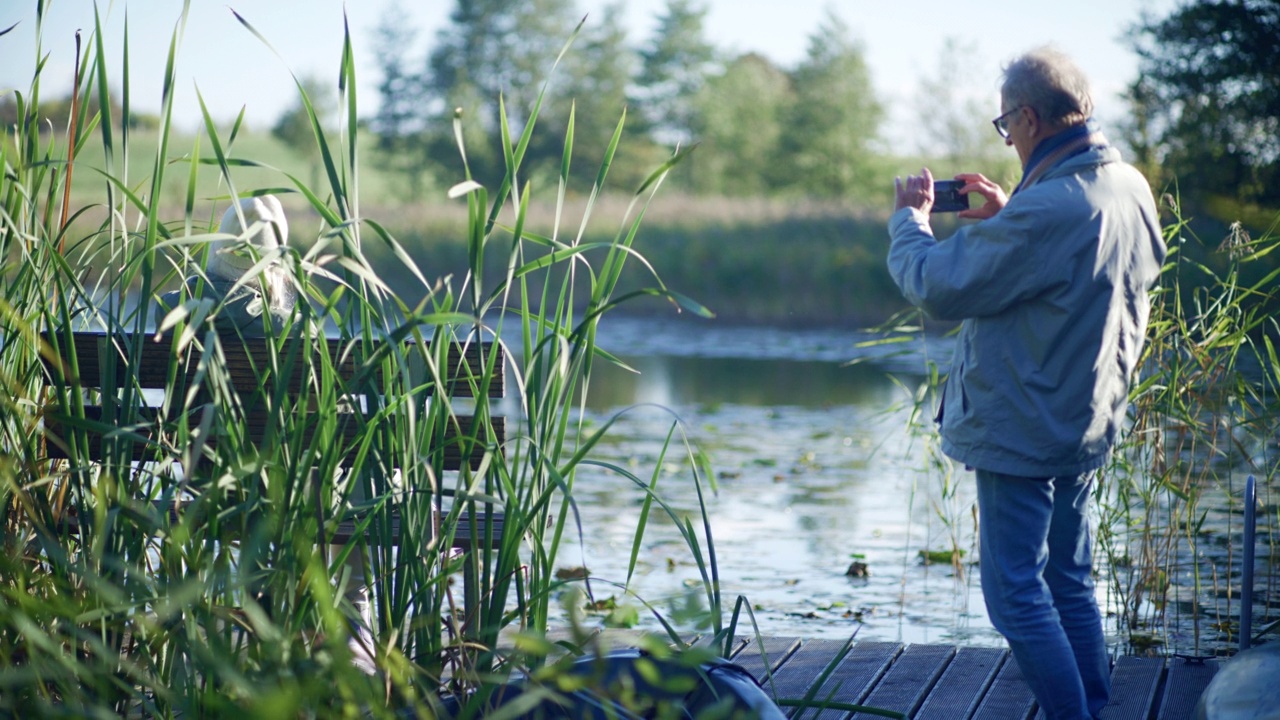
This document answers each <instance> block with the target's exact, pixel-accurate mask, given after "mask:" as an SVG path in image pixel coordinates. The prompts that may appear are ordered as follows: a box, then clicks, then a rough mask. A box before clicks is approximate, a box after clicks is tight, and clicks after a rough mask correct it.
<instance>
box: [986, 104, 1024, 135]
mask: <svg viewBox="0 0 1280 720" xmlns="http://www.w3.org/2000/svg"><path fill="white" fill-rule="evenodd" d="M1022 108H1023V106H1022V105H1019V106H1018V107H1016V108H1014V109H1012V110H1010V111H1009V112H1007V113H1005V114H1003V115H1001V116H1000V117H998V118H996V119H995V120H992V121H991V124H992V125H995V126H996V132H998V133H1000V137H1002V138H1007V137H1009V116H1010V115H1013V114H1014V113H1016V112H1018V111H1019V110H1021V109H1022Z"/></svg>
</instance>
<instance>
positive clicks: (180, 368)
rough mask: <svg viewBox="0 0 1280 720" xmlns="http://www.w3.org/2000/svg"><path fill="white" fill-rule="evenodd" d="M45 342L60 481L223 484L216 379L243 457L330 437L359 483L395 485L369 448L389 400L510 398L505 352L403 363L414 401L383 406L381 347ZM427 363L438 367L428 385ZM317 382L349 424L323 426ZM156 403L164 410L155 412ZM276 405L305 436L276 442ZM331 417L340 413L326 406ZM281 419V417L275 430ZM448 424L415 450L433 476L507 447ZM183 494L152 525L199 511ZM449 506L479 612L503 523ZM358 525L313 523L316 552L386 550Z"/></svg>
mask: <svg viewBox="0 0 1280 720" xmlns="http://www.w3.org/2000/svg"><path fill="white" fill-rule="evenodd" d="M42 340H43V341H44V342H45V343H47V345H48V349H47V351H46V353H45V362H44V367H45V372H46V375H47V378H46V379H47V380H48V387H49V388H50V397H49V400H48V402H47V405H46V407H45V408H44V414H43V439H44V442H45V452H46V457H47V458H48V459H51V460H63V461H66V464H65V466H63V467H64V468H65V472H68V473H90V475H89V476H91V474H92V473H93V472H94V470H95V468H96V469H97V470H99V471H101V470H102V468H104V467H111V468H115V471H116V472H120V469H121V468H125V467H128V468H140V467H142V465H143V464H147V463H151V464H157V463H160V464H164V463H169V464H177V465H180V466H182V468H181V469H182V472H183V473H184V474H185V475H187V476H191V477H192V478H198V476H200V475H201V474H202V473H203V474H206V475H207V474H209V473H216V472H218V471H219V468H218V467H217V463H218V461H219V455H218V446H219V443H220V442H224V441H227V439H228V435H227V434H226V432H225V428H219V427H217V424H218V423H219V422H221V421H225V418H224V417H222V416H221V414H222V411H221V408H222V404H219V403H213V402H210V401H211V400H212V397H213V392H214V391H213V390H211V389H210V388H211V385H212V383H211V381H210V378H211V377H214V376H217V377H218V378H219V379H220V381H219V382H220V383H221V384H220V385H218V387H219V388H220V389H221V391H222V392H223V393H224V394H225V393H226V388H228V387H229V388H231V389H233V390H234V391H235V397H236V400H235V401H234V402H233V403H232V404H233V405H235V404H238V406H239V409H240V410H241V411H242V414H240V415H239V419H240V422H238V423H237V425H238V427H237V428H234V431H235V432H236V433H237V436H236V437H235V444H237V445H238V446H240V447H244V446H245V445H246V444H247V445H249V446H253V447H259V448H261V447H266V448H268V449H270V447H272V444H273V443H275V444H278V443H282V442H300V443H301V445H302V446H303V447H313V443H314V442H316V440H317V438H316V432H317V431H318V429H319V428H324V431H325V432H326V433H327V434H326V435H325V437H324V438H321V439H320V442H323V443H330V442H331V443H335V444H336V446H337V447H338V448H341V451H340V454H339V462H338V465H339V466H341V468H344V469H347V470H348V471H349V470H350V468H352V467H353V466H355V465H362V467H363V472H370V471H373V472H388V473H390V472H395V471H396V470H397V469H398V468H397V467H396V466H395V463H394V462H393V461H389V460H388V459H386V458H380V459H379V458H376V457H375V458H373V459H370V458H371V455H374V456H376V454H377V453H376V448H375V449H374V450H373V451H371V450H370V447H369V445H370V443H369V442H368V438H367V437H366V436H367V434H368V432H369V427H370V425H369V424H370V423H377V422H387V421H388V418H390V419H391V420H394V419H395V417H394V407H395V406H394V405H391V404H390V400H396V401H398V402H405V401H412V402H415V403H419V404H420V405H421V404H425V403H426V402H428V398H439V397H440V396H441V395H446V394H447V395H448V397H449V398H464V399H466V398H470V399H471V402H474V398H475V395H476V394H477V393H483V394H484V395H486V396H487V397H489V398H494V399H496V398H501V397H502V396H503V393H504V357H503V355H502V353H501V350H500V346H498V345H496V344H494V343H492V342H488V341H486V342H470V343H461V344H453V345H452V346H451V347H449V348H448V352H441V353H435V352H431V351H430V350H428V351H427V352H425V353H423V352H418V353H410V354H409V355H407V356H402V357H401V360H400V361H401V362H402V363H404V362H405V358H406V357H414V358H416V363H410V364H412V365H413V367H412V372H413V373H414V374H415V375H416V377H415V378H414V379H413V380H412V381H411V382H410V383H409V384H408V385H409V386H410V387H412V388H413V391H412V392H413V395H412V397H411V398H409V399H408V400H406V398H403V397H402V398H395V399H388V398H386V397H385V396H383V395H380V394H379V390H380V387H381V382H382V379H383V378H382V371H381V367H382V365H381V363H380V362H378V360H379V357H380V355H379V353H380V352H381V353H382V355H385V354H386V353H387V352H390V350H389V349H388V348H386V347H379V344H375V345H374V347H372V348H370V351H369V352H367V353H366V352H363V351H362V348H363V346H362V345H361V343H360V342H359V341H354V342H343V341H340V340H336V339H327V340H311V341H307V340H303V339H297V338H288V339H284V340H275V341H273V340H268V339H265V338H242V337H240V336H238V335H225V334H224V335H219V336H218V342H217V343H214V344H213V345H216V347H209V343H205V344H204V346H203V347H202V346H201V344H200V343H191V344H189V345H188V346H186V347H185V348H183V349H181V350H180V351H179V350H178V349H177V345H176V341H175V339H174V338H173V337H169V336H166V337H165V338H163V339H162V340H160V341H157V339H156V338H155V337H154V336H152V335H150V334H141V335H132V334H128V333H115V334H110V335H109V334H106V333H101V332H62V333H44V334H43V335H42ZM273 343H275V344H278V346H279V347H277V346H276V345H275V344H273ZM320 347H325V348H326V350H327V357H324V356H323V353H320V352H318V348H320ZM405 347H406V348H411V347H412V346H409V345H406V346H405ZM371 357H372V359H370V358H371ZM428 357H430V358H440V361H439V362H437V363H436V370H435V371H434V372H433V371H431V369H430V365H431V363H429V362H428V359H427V358H428ZM357 358H363V359H364V362H363V363H361V362H358V361H357ZM397 367H400V368H404V367H408V366H407V365H403V364H402V365H400V366H397ZM317 368H320V369H319V370H318V369H317ZM320 376H323V377H326V378H327V379H328V380H330V381H332V382H335V383H336V384H337V386H338V388H337V389H335V390H333V392H338V393H341V395H342V397H343V398H344V401H343V402H344V403H345V404H346V405H347V408H346V409H347V411H346V412H335V413H330V415H337V417H336V418H333V417H320V415H322V413H319V412H317V411H316V410H315V405H316V403H315V397H316V393H318V392H321V389H320V388H318V387H316V386H317V380H316V378H317V377H320ZM143 391H150V392H149V393H144V392H143ZM157 391H160V392H157ZM147 395H150V396H151V397H150V398H148V397H147ZM157 395H159V396H161V398H162V399H161V400H160V401H159V403H158V404H157V403H156V399H157V398H156V396H157ZM192 398H194V399H195V401H192ZM148 400H150V402H147V401H148ZM282 402H285V403H288V409H289V410H290V411H291V412H293V413H295V414H296V413H304V414H307V416H306V417H303V418H298V417H297V416H296V415H295V416H293V417H292V419H291V424H290V427H295V428H297V427H301V428H303V431H302V432H301V433H300V434H298V435H294V436H292V437H290V438H282V437H280V433H279V429H280V418H279V416H278V413H279V412H280V407H281V403H282ZM184 406H185V407H186V408H187V409H186V410H184V409H183V408H184ZM371 406H372V407H371ZM450 406H452V403H450ZM214 407H217V408H219V410H218V411H215V412H214V413H213V415H214V416H215V417H212V419H211V417H210V416H209V415H210V410H209V408H214ZM328 407H333V402H332V398H330V402H329V404H328ZM273 413H277V415H276V416H275V417H274V418H273ZM312 415H314V416H316V417H314V418H312V417H311V416H312ZM449 419H450V422H447V423H445V427H443V428H439V429H438V431H436V432H435V433H434V435H433V442H432V444H431V447H429V448H419V449H418V452H419V454H420V456H421V457H425V458H427V459H429V461H430V462H431V464H432V466H433V467H434V468H438V469H440V470H448V471H458V470H462V469H463V468H464V463H465V467H467V468H470V469H476V468H477V467H479V465H480V464H481V462H482V461H483V459H484V457H485V455H486V453H487V452H498V451H499V449H500V448H501V446H502V444H503V443H504V442H505V439H506V437H505V435H506V425H505V419H504V418H503V417H501V416H494V415H492V414H490V415H488V416H487V418H486V419H487V422H482V423H479V424H477V423H476V419H475V418H473V417H470V416H456V415H450V416H449ZM313 421H314V422H313ZM362 438H363V439H364V442H363V443H362V442H361V440H362ZM224 459H225V458H224ZM183 462H185V463H186V465H183ZM89 476H86V477H89ZM179 484H183V485H187V484H185V483H179ZM198 485H199V484H198V483H191V484H190V486H195V487H198ZM316 487H319V483H316ZM188 492H189V493H192V494H193V496H189V497H175V496H174V494H173V493H169V494H168V495H167V496H166V497H164V498H161V499H154V498H150V499H149V502H150V503H151V504H152V505H153V506H154V507H155V510H156V511H157V512H156V513H155V515H156V516H157V517H161V516H163V515H165V514H166V513H165V511H166V510H167V511H168V513H167V514H168V515H169V521H170V522H173V521H176V520H177V518H178V513H180V512H181V511H182V507H183V505H184V504H187V505H189V504H190V503H191V502H193V501H194V499H195V498H194V493H196V492H198V490H195V491H192V490H189V489H188ZM445 494H447V491H444V490H442V491H441V492H439V493H436V494H435V497H434V499H433V502H434V503H435V505H434V511H435V513H436V514H435V516H434V518H433V520H432V523H431V525H432V527H433V528H434V529H435V530H437V531H438V530H439V521H440V518H441V517H455V518H457V520H458V523H457V525H456V526H455V527H454V528H453V532H452V535H451V542H450V543H449V545H450V547H451V548H453V549H455V550H457V551H460V552H462V553H464V554H465V555H466V557H467V561H466V562H464V575H463V578H464V600H463V607H464V608H468V609H470V608H475V607H476V606H477V600H478V599H477V597H475V594H476V592H477V590H476V588H477V587H478V578H479V573H480V572H481V567H480V563H481V561H480V560H479V559H478V557H479V555H481V554H482V553H481V552H478V551H483V550H484V549H485V548H494V547H497V544H498V543H499V542H500V539H501V536H502V515H501V513H498V512H493V511H492V508H491V507H490V506H482V507H485V508H486V510H485V511H479V512H477V513H476V514H474V515H473V514H461V515H460V514H459V513H457V512H455V513H453V514H452V515H451V516H450V515H448V514H447V512H446V509H445V508H444V507H443V506H442V505H441V504H440V495H445ZM456 500H457V498H455V501H456ZM315 502H316V507H317V508H320V507H321V506H322V505H323V503H322V502H321V500H320V499H319V497H318V496H317V498H316V500H315ZM143 507H145V505H144V506H143ZM400 519H401V518H400V517H399V514H393V515H392V517H391V518H390V520H391V522H390V526H391V528H392V529H391V533H390V534H391V542H392V543H393V544H395V545H397V546H398V545H399V544H400V543H401V532H400V529H401V528H400V525H401V523H400ZM360 520H361V517H359V514H358V513H356V512H354V511H353V510H352V509H351V508H347V509H346V511H345V512H343V513H341V514H334V515H330V516H329V517H322V518H319V519H318V522H317V527H318V531H317V533H316V537H315V541H316V542H317V543H318V544H320V545H322V546H323V545H326V544H337V545H341V544H346V543H350V542H352V541H353V540H355V539H357V537H363V538H364V539H366V540H368V541H370V542H380V540H379V538H378V537H375V536H374V534H373V533H370V532H368V531H366V532H364V533H358V532H357V528H360V527H361V526H362V523H361V522H360ZM58 521H59V522H58V525H57V528H56V532H58V533H59V534H60V535H62V534H67V535H75V534H77V533H79V532H80V525H81V523H80V522H79V518H78V514H77V513H76V512H75V511H74V508H72V509H71V510H69V511H68V512H66V513H65V514H64V515H63V516H62V517H61V518H58ZM157 529H159V528H157ZM382 537H384V538H385V535H383V536H382ZM442 544H443V543H442ZM441 549H443V548H441Z"/></svg>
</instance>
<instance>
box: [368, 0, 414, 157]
mask: <svg viewBox="0 0 1280 720" xmlns="http://www.w3.org/2000/svg"><path fill="white" fill-rule="evenodd" d="M416 39H417V31H416V30H414V29H413V28H412V27H411V26H409V25H406V24H405V22H404V10H403V9H402V8H401V7H400V3H399V2H398V1H397V2H393V3H392V4H391V5H390V6H388V8H387V10H386V12H385V13H383V15H382V18H381V19H380V20H379V21H378V26H377V27H376V28H374V42H373V47H374V51H373V52H374V58H375V61H376V62H377V64H378V70H379V71H380V72H381V75H382V79H381V80H380V81H379V82H378V100H379V104H378V113H377V114H376V115H375V116H374V117H373V120H372V121H371V122H370V124H369V126H370V129H371V130H373V132H374V133H376V134H377V136H378V147H379V149H382V150H385V151H388V152H395V151H398V150H399V149H400V141H401V140H403V139H405V138H410V137H412V136H413V135H415V134H417V133H419V132H421V131H422V129H423V122H422V118H423V113H422V112H421V109H422V107H423V104H424V99H423V97H422V79H421V77H420V76H419V74H418V73H415V72H413V71H412V70H410V69H409V67H410V62H411V61H410V59H409V56H408V55H407V53H408V51H409V49H410V48H412V47H413V45H414V43H415V41H416Z"/></svg>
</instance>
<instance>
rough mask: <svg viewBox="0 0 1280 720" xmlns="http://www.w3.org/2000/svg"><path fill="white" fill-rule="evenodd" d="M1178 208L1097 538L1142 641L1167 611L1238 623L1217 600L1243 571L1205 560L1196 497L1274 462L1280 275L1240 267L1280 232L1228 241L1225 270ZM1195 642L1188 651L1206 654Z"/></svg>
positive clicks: (1114, 589)
mask: <svg viewBox="0 0 1280 720" xmlns="http://www.w3.org/2000/svg"><path fill="white" fill-rule="evenodd" d="M1171 210H1172V211H1173V212H1174V221H1173V222H1171V223H1170V224H1169V225H1167V226H1166V227H1165V239H1166V241H1167V242H1168V243H1169V246H1170V249H1171V251H1172V252H1171V253H1170V258H1169V263H1168V265H1167V266H1166V268H1165V271H1164V274H1163V276H1162V282H1161V285H1160V286H1159V287H1158V288H1156V290H1155V291H1154V294H1153V305H1152V315H1151V331H1150V339H1149V342H1148V344H1147V347H1146V350H1145V354H1144V362H1143V364H1142V371H1141V373H1140V375H1139V378H1138V381H1137V382H1136V383H1135V386H1134V388H1133V390H1132V392H1131V399H1132V402H1133V419H1132V428H1131V429H1130V431H1129V433H1128V434H1127V435H1126V436H1125V439H1124V442H1123V444H1122V446H1121V447H1120V448H1119V449H1118V451H1117V453H1116V455H1115V458H1116V459H1115V462H1114V463H1113V466H1112V467H1111V468H1108V470H1107V472H1106V475H1105V483H1104V485H1103V487H1102V488H1101V489H1100V490H1099V498H1100V503H1099V505H1100V510H1101V513H1102V522H1101V524H1100V527H1099V532H1098V540H1099V543H1098V544H1099V547H1100V549H1101V551H1102V552H1103V553H1104V554H1105V556H1106V557H1107V559H1108V561H1109V563H1110V565H1111V567H1112V568H1113V570H1114V572H1113V573H1112V574H1111V577H1110V578H1109V582H1110V583H1111V593H1110V596H1111V597H1112V598H1113V600H1114V607H1113V610H1114V611H1115V612H1116V616H1117V618H1118V620H1119V623H1120V625H1121V627H1122V628H1124V629H1126V630H1128V631H1130V632H1132V633H1133V636H1134V642H1135V644H1136V643H1138V642H1139V641H1141V639H1142V638H1143V637H1144V636H1149V635H1150V633H1152V632H1158V631H1159V630H1160V628H1162V627H1163V623H1164V617H1165V616H1166V614H1169V613H1175V612H1189V613H1190V614H1191V615H1192V617H1193V619H1194V620H1195V621H1196V622H1197V623H1203V624H1204V625H1205V626H1208V625H1209V624H1210V623H1214V624H1216V625H1218V626H1220V627H1222V628H1224V629H1227V628H1229V627H1230V623H1229V621H1228V620H1227V619H1224V618H1223V617H1222V616H1221V615H1220V613H1221V608H1220V607H1219V606H1218V605H1217V604H1216V603H1215V601H1214V599H1213V598H1214V595H1216V594H1217V593H1216V588H1217V586H1218V584H1219V583H1221V582H1223V580H1222V579H1223V578H1231V577H1234V576H1235V574H1236V573H1237V572H1238V569H1237V568H1235V567H1232V564H1233V563H1229V564H1228V565H1227V566H1226V567H1221V566H1217V567H1213V566H1208V565H1207V564H1206V563H1205V562H1204V560H1203V558H1204V554H1203V552H1202V551H1201V550H1200V545H1201V543H1206V542H1217V541H1219V540H1216V539H1215V538H1213V537H1212V536H1211V535H1210V534H1209V533H1208V532H1207V531H1206V530H1205V529H1204V528H1203V523H1204V521H1205V517H1206V510H1205V509H1204V507H1203V506H1202V505H1201V503H1202V501H1203V499H1204V498H1205V496H1206V495H1207V494H1208V493H1216V492H1223V493H1225V494H1226V495H1227V497H1228V498H1233V499H1234V498H1235V497H1236V495H1237V494H1238V493H1239V492H1241V491H1242V490H1243V478H1244V476H1245V475H1246V474H1254V475H1256V476H1258V478H1259V486H1260V487H1266V486H1267V484H1268V483H1270V482H1273V481H1274V479H1275V478H1276V477H1277V474H1280V461H1278V459H1277V458H1276V457H1275V455H1274V438H1275V437H1277V433H1280V426H1278V425H1277V418H1280V413H1278V412H1277V410H1278V409H1280V406H1278V405H1277V397H1280V395H1278V393H1280V359H1278V357H1277V354H1276V347H1277V345H1278V344H1280V323H1277V320H1276V316H1275V315H1274V313H1273V312H1272V311H1271V310H1270V308H1272V307H1274V306H1275V303H1276V297H1275V295H1276V292H1277V290H1276V288H1277V284H1276V282H1275V280H1276V278H1275V274H1274V273H1272V274H1270V275H1269V276H1267V277H1261V278H1257V279H1256V280H1252V281H1248V280H1245V279H1244V275H1243V273H1242V269H1243V268H1244V267H1246V266H1248V265H1250V264H1252V263H1255V262H1256V261H1258V260H1259V259H1261V258H1263V257H1265V256H1267V255H1268V254H1271V253H1274V252H1275V251H1276V250H1278V249H1280V236H1277V235H1274V234H1269V235H1267V236H1265V237H1262V238H1260V239H1258V240H1256V241H1251V242H1249V243H1247V244H1239V245H1235V246H1231V247H1223V248H1221V249H1220V250H1219V252H1220V253H1221V254H1222V256H1223V259H1224V261H1225V264H1224V265H1223V268H1224V269H1223V270H1222V271H1218V270H1215V269H1213V268H1211V267H1209V266H1207V265H1204V264H1202V263H1199V262H1197V261H1195V260H1194V259H1193V258H1192V256H1191V255H1189V254H1188V253H1187V252H1186V249H1187V248H1188V247H1190V246H1192V245H1194V244H1198V243H1199V241H1198V239H1196V238H1195V237H1194V236H1193V235H1191V234H1190V229H1189V227H1188V226H1187V224H1186V222H1185V221H1184V220H1183V219H1182V218H1181V217H1179V216H1178V215H1177V214H1176V210H1177V208H1176V207H1173V208H1171ZM1263 501H1264V502H1267V500H1265V499H1264V500H1263ZM1277 521H1280V517H1276V516H1275V515H1274V514H1272V516H1270V517H1267V518H1263V517H1262V515H1261V514H1260V515H1259V523H1260V527H1259V536H1260V537H1261V536H1265V535H1266V534H1267V532H1268V527H1267V526H1268V525H1269V526H1270V530H1269V532H1271V533H1273V534H1274V533H1275V531H1276V530H1275V526H1274V523H1275V522H1277ZM1229 541H1230V542H1235V539H1231V540H1229ZM1175 576H1176V577H1178V579H1179V581H1180V582H1179V583H1178V585H1181V586H1183V587H1185V586H1186V585H1188V584H1189V585H1190V590H1191V597H1190V598H1187V597H1185V596H1180V595H1179V590H1178V588H1177V587H1176V586H1175V583H1173V582H1172V578H1174V577H1175ZM1184 578H1185V579H1184ZM1263 582H1265V583H1266V584H1267V585H1268V586H1270V584H1271V583H1273V582H1274V578H1271V579H1269V580H1264V581H1263ZM1228 639H1230V640H1231V641H1232V642H1234V639H1232V638H1230V637H1229V636H1228ZM1199 640H1200V638H1199V637H1197V638H1195V643H1197V644H1196V646H1195V647H1193V648H1192V649H1191V653H1192V654H1201V650H1202V648H1200V647H1199V645H1198V643H1199Z"/></svg>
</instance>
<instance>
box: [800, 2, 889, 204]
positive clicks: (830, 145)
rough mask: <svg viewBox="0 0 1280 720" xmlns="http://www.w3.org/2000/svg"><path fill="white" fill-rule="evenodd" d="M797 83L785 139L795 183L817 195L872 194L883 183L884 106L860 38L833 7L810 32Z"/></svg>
mask: <svg viewBox="0 0 1280 720" xmlns="http://www.w3.org/2000/svg"><path fill="white" fill-rule="evenodd" d="M792 81H793V83H794V87H795V102H794V103H793V104H792V106H791V109H790V112H789V113H787V116H786V131H785V133H784V134H783V141H782V150H783V155H782V157H783V158H785V160H786V166H787V169H788V173H789V174H788V180H789V182H788V186H789V187H791V188H794V189H795V190H797V191H799V192H801V193H804V194H806V195H808V196H810V197H866V196H867V195H868V194H869V193H871V192H874V191H875V190H876V189H878V188H881V187H883V186H884V185H885V177H886V176H885V174H884V173H883V171H882V168H881V167H880V166H879V165H878V164H877V163H876V159H875V153H874V152H873V147H874V144H875V141H876V138H877V137H878V135H879V132H880V123H881V121H882V119H883V117H884V107H883V106H882V105H881V103H880V101H879V100H877V99H876V97H875V90H874V87H873V86H872V83H871V73H870V70H869V69H868V68H867V63H866V58H865V54H864V52H863V49H862V46H861V44H860V43H858V42H856V41H854V40H853V39H852V37H851V35H850V29H849V27H848V26H847V25H846V24H845V23H844V22H843V21H841V20H840V18H839V17H837V16H836V15H835V14H834V13H833V12H830V11H828V13H827V16H826V19H825V20H824V21H823V23H822V25H821V26H820V27H819V28H818V30H817V32H815V33H814V34H813V35H812V36H811V37H810V38H809V50H808V54H807V57H806V58H805V60H804V62H803V63H801V65H800V67H798V68H797V69H796V71H795V72H794V73H793V74H792Z"/></svg>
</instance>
